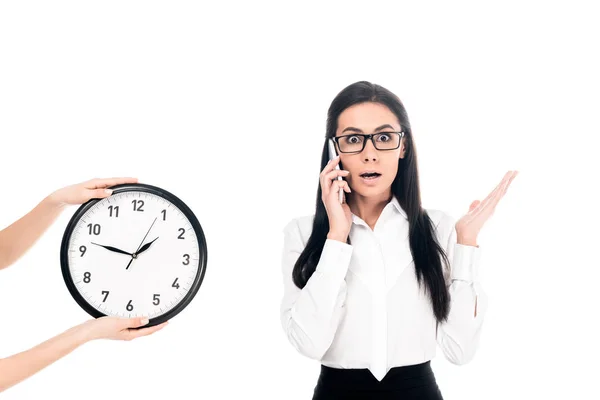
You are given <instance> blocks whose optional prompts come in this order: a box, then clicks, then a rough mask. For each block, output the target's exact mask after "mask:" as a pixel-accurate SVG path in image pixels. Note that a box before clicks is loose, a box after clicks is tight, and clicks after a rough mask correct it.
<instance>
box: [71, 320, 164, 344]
mask: <svg viewBox="0 0 600 400" xmlns="http://www.w3.org/2000/svg"><path fill="white" fill-rule="evenodd" d="M148 322H149V320H148V318H142V317H137V318H119V317H101V318H97V319H91V320H89V321H86V322H85V323H83V324H82V325H81V326H82V327H83V329H84V331H85V337H86V339H87V340H97V339H112V340H126V341H129V340H133V339H136V338H139V337H141V336H148V335H151V334H153V333H154V332H156V331H159V330H161V329H162V328H164V327H165V326H166V325H167V324H168V323H169V322H168V321H167V322H163V323H162V324H160V325H155V326H152V327H150V328H142V329H136V328H141V327H142V326H144V325H146V324H147V323H148Z"/></svg>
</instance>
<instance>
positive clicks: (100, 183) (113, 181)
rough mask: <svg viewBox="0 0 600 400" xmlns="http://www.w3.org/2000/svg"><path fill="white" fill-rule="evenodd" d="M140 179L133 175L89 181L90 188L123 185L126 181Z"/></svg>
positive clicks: (132, 181)
mask: <svg viewBox="0 0 600 400" xmlns="http://www.w3.org/2000/svg"><path fill="white" fill-rule="evenodd" d="M137 182H138V179H137V178H133V177H125V178H106V179H92V180H91V181H90V182H89V183H90V185H89V186H88V189H101V188H106V187H110V186H115V185H121V184H125V183H137Z"/></svg>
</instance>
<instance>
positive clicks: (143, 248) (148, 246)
mask: <svg viewBox="0 0 600 400" xmlns="http://www.w3.org/2000/svg"><path fill="white" fill-rule="evenodd" d="M156 239H158V238H156ZM156 239H154V240H153V241H151V242H149V243H146V244H145V245H143V246H142V247H141V248H140V250H139V251H138V252H137V255H140V254H142V253H143V252H145V251H146V250H148V249H149V248H150V246H152V243H154V242H155V241H156Z"/></svg>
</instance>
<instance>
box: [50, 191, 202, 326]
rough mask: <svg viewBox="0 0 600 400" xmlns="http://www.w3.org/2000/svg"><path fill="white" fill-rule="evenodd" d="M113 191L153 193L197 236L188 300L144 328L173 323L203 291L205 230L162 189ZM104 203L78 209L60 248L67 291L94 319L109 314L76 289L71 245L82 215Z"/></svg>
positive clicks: (90, 203) (91, 201)
mask: <svg viewBox="0 0 600 400" xmlns="http://www.w3.org/2000/svg"><path fill="white" fill-rule="evenodd" d="M110 189H112V190H113V193H112V195H115V194H118V193H124V192H145V193H150V194H153V195H156V196H159V197H162V198H164V199H165V200H167V201H169V202H171V203H172V204H173V205H174V206H175V207H177V208H179V210H180V211H181V212H182V213H183V214H184V215H185V216H186V217H187V219H188V220H189V221H190V223H191V225H192V228H193V229H194V231H195V233H196V238H197V240H198V249H199V255H198V258H199V259H198V273H197V274H196V278H195V279H194V282H193V283H192V286H191V287H190V290H189V291H188V293H187V294H186V295H185V297H184V298H183V299H182V300H181V301H180V302H179V303H177V305H176V306H175V307H173V308H172V309H171V310H169V311H167V312H166V313H164V314H162V315H160V316H158V317H156V318H152V319H150V321H149V323H148V324H146V325H144V326H143V327H141V328H148V327H151V326H154V325H159V324H161V323H163V322H165V321H168V320H170V319H172V318H173V317H175V316H176V315H177V314H179V313H180V312H181V311H183V309H185V308H186V307H187V306H188V305H189V304H190V302H191V301H192V300H193V299H194V297H195V296H196V294H197V293H198V290H199V289H200V286H201V285H202V282H203V281H204V276H205V274H206V264H207V256H208V254H207V246H206V237H205V235H204V231H203V229H202V226H201V225H200V222H198V219H197V218H196V216H195V215H194V213H193V212H192V210H191V209H190V208H189V207H188V206H187V205H186V204H185V203H184V202H183V201H182V200H181V199H179V198H178V197H177V196H175V195H174V194H172V193H170V192H168V191H166V190H164V189H162V188H159V187H156V186H152V185H149V184H145V183H125V184H121V185H115V186H112V187H111V188H110ZM101 200H103V199H91V200H88V201H87V202H85V203H84V204H82V205H81V206H80V207H79V208H78V209H77V211H75V213H74V214H73V216H72V217H71V219H70V221H69V223H68V225H67V227H66V228H65V232H64V234H63V239H62V243H61V247H60V264H61V270H62V275H63V279H64V281H65V284H66V286H67V289H68V290H69V293H71V296H72V297H73V299H74V300H75V301H76V302H77V304H79V306H80V307H81V308H82V309H83V310H84V311H85V312H87V313H88V314H90V315H91V316H92V317H94V318H100V317H104V316H106V314H104V313H102V312H100V311H99V310H98V309H96V308H95V307H94V306H92V305H91V304H90V303H89V302H88V301H87V300H85V298H84V297H83V296H82V295H81V293H79V291H78V290H77V287H76V286H75V283H74V282H73V278H72V276H71V271H70V270H69V241H70V240H71V235H72V233H73V230H74V229H75V226H76V225H77V223H78V222H79V220H80V219H81V217H83V215H84V214H85V213H86V212H87V211H88V210H89V209H90V208H92V207H93V206H94V205H95V204H96V203H98V202H99V201H101Z"/></svg>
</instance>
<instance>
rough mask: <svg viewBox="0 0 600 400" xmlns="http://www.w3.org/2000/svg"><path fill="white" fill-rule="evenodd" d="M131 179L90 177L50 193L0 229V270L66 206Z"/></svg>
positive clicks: (100, 196)
mask: <svg viewBox="0 0 600 400" xmlns="http://www.w3.org/2000/svg"><path fill="white" fill-rule="evenodd" d="M135 182H137V179H135V178H112V179H92V180H89V181H87V182H83V183H79V184H76V185H71V186H67V187H64V188H62V189H59V190H57V191H55V192H54V193H52V194H50V195H49V196H47V197H46V198H44V199H43V200H42V201H41V202H40V203H39V204H38V205H37V206H36V207H35V208H33V209H32V210H31V211H30V212H28V213H27V214H26V215H24V216H23V217H21V218H20V219H19V220H17V221H15V222H14V223H13V224H11V225H10V226H8V227H6V228H5V229H3V230H2V231H0V269H3V268H6V267H8V266H10V265H12V264H14V263H15V262H16V261H17V260H18V259H19V258H21V257H22V256H23V254H25V253H26V252H27V251H28V250H29V249H30V248H31V247H32V246H33V245H34V244H35V242H36V241H37V240H38V239H39V238H40V237H41V236H42V235H43V234H44V232H45V231H46V230H47V229H48V228H49V227H50V225H52V223H53V222H54V221H55V220H56V218H57V217H58V216H59V215H60V213H61V212H62V210H63V209H64V208H65V207H66V206H68V205H71V204H83V203H85V202H86V201H88V200H90V199H93V198H104V197H107V196H110V194H111V192H110V190H108V191H107V190H106V188H107V187H110V186H114V185H117V184H121V183H135Z"/></svg>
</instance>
